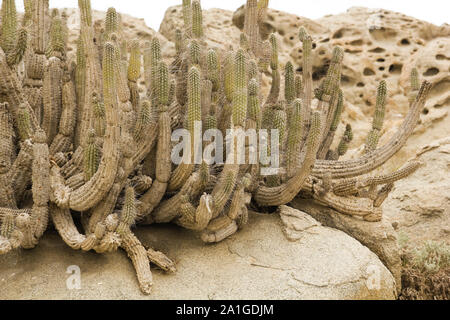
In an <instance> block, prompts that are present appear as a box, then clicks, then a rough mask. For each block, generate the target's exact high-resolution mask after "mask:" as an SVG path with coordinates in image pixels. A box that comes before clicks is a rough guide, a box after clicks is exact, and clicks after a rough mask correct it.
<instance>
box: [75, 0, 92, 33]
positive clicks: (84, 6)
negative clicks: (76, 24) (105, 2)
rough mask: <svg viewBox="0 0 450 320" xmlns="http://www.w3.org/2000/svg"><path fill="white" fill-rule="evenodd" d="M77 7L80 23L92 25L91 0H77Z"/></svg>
mask: <svg viewBox="0 0 450 320" xmlns="http://www.w3.org/2000/svg"><path fill="white" fill-rule="evenodd" d="M78 7H79V8H80V16H81V25H82V26H87V27H92V9H91V0H78Z"/></svg>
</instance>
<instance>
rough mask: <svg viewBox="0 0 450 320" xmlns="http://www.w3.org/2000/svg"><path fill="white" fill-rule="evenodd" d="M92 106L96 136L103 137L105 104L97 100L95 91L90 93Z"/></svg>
mask: <svg viewBox="0 0 450 320" xmlns="http://www.w3.org/2000/svg"><path fill="white" fill-rule="evenodd" d="M92 107H93V111H94V129H95V135H96V136H97V137H103V136H104V135H105V129H106V127H105V126H106V112H105V105H104V104H103V102H101V101H99V99H98V96H97V93H96V92H94V93H93V94H92Z"/></svg>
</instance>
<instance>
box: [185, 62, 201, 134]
mask: <svg viewBox="0 0 450 320" xmlns="http://www.w3.org/2000/svg"><path fill="white" fill-rule="evenodd" d="M200 84H201V81H200V71H199V69H198V68H197V67H192V68H191V69H190V70H189V76H188V130H189V131H190V132H191V137H193V136H194V124H195V122H196V121H201V120H202V100H201V86H200Z"/></svg>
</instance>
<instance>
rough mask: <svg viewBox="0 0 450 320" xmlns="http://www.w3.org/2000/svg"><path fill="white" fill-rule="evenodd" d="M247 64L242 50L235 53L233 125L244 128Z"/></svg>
mask: <svg viewBox="0 0 450 320" xmlns="http://www.w3.org/2000/svg"><path fill="white" fill-rule="evenodd" d="M246 64H247V62H246V59H245V54H244V51H243V50H242V49H240V50H239V51H238V52H237V53H236V57H235V62H234V73H235V76H234V81H235V91H234V95H233V124H234V126H242V127H243V126H244V122H245V119H246V117H247V83H246V82H247V65H246Z"/></svg>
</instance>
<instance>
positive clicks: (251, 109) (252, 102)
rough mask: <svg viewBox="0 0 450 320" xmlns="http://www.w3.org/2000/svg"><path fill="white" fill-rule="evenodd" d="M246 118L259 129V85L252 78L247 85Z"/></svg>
mask: <svg viewBox="0 0 450 320" xmlns="http://www.w3.org/2000/svg"><path fill="white" fill-rule="evenodd" d="M248 118H249V119H251V120H253V121H255V123H256V126H257V129H259V128H261V106H260V102H259V83H258V81H257V80H256V79H255V78H253V79H251V80H250V82H249V83H248Z"/></svg>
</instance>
